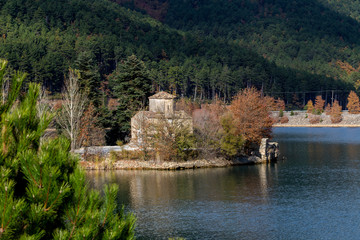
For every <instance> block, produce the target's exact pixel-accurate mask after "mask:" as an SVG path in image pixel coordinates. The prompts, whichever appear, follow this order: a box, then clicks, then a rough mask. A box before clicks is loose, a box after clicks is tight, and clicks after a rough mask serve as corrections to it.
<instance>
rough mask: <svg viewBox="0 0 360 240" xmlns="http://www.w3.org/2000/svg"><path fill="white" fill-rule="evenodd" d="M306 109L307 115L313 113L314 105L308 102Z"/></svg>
mask: <svg viewBox="0 0 360 240" xmlns="http://www.w3.org/2000/svg"><path fill="white" fill-rule="evenodd" d="M306 107H307V111H306V112H307V113H312V112H313V111H314V104H313V102H312V101H311V100H309V101H308V102H307V104H306Z"/></svg>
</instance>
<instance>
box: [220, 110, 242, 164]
mask: <svg viewBox="0 0 360 240" xmlns="http://www.w3.org/2000/svg"><path fill="white" fill-rule="evenodd" d="M220 122H221V126H222V127H223V134H222V138H221V141H220V144H221V151H222V153H223V154H224V155H225V156H227V157H228V158H232V157H235V156H237V155H239V154H240V153H241V151H242V150H243V147H244V144H245V140H244V138H243V137H242V136H241V135H239V134H238V133H237V132H238V131H237V129H236V126H235V125H234V124H233V122H234V120H233V117H232V115H231V114H229V113H228V114H225V115H224V116H223V117H222V118H221V120H220Z"/></svg>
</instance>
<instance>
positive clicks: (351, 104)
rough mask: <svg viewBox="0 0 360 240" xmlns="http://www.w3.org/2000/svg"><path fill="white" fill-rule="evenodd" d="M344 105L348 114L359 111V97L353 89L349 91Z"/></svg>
mask: <svg viewBox="0 0 360 240" xmlns="http://www.w3.org/2000/svg"><path fill="white" fill-rule="evenodd" d="M346 107H347V109H348V110H349V113H350V114H359V113H360V103H359V97H358V95H357V94H356V93H355V92H354V91H351V92H350V94H349V97H348V104H347V105H346Z"/></svg>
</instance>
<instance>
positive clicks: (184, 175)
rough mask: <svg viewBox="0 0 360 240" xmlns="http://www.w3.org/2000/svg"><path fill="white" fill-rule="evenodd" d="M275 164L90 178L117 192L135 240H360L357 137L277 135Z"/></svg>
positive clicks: (332, 132)
mask: <svg viewBox="0 0 360 240" xmlns="http://www.w3.org/2000/svg"><path fill="white" fill-rule="evenodd" d="M274 135H275V140H277V141H278V142H279V144H280V150H281V152H282V154H283V155H285V156H286V159H285V160H283V161H279V162H278V163H276V164H264V165H256V166H239V167H229V168H218V169H195V170H184V171H109V172H102V171H100V172H98V171H96V172H89V173H88V177H89V179H90V181H91V184H92V186H93V187H94V188H98V189H101V188H102V186H103V184H105V183H117V184H119V186H120V193H119V196H120V202H121V203H123V204H125V206H126V209H127V210H130V211H133V212H134V213H135V214H136V217H137V227H136V236H137V238H138V239H168V238H169V237H184V238H186V239H360V129H358V128H276V129H274Z"/></svg>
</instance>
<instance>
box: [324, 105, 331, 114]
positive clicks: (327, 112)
mask: <svg viewBox="0 0 360 240" xmlns="http://www.w3.org/2000/svg"><path fill="white" fill-rule="evenodd" d="M330 113H331V106H330V103H328V104H327V105H326V107H325V114H326V115H330Z"/></svg>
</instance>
